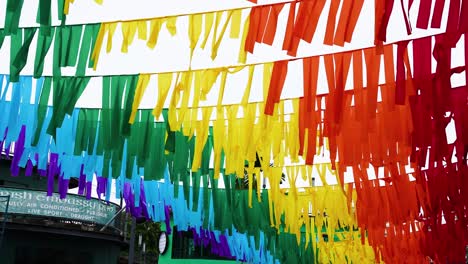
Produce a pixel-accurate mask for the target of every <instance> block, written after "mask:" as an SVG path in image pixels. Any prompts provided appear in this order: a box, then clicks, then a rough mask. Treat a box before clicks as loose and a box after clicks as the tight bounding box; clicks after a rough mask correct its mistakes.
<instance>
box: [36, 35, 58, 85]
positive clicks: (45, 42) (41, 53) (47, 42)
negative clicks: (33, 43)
mask: <svg viewBox="0 0 468 264" xmlns="http://www.w3.org/2000/svg"><path fill="white" fill-rule="evenodd" d="M54 33H55V28H54V27H40V28H39V36H38V38H37V48H36V57H35V59H34V74H33V76H34V78H40V77H41V76H42V73H43V72H44V60H45V56H46V55H47V52H49V49H50V46H51V44H52V40H53V38H54Z"/></svg>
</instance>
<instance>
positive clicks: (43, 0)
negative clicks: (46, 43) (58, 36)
mask: <svg viewBox="0 0 468 264" xmlns="http://www.w3.org/2000/svg"><path fill="white" fill-rule="evenodd" d="M51 2H52V1H51V0H39V7H38V9H37V16H36V22H37V23H38V24H40V25H41V26H47V27H49V26H50V25H51V20H52V19H51V11H52V10H51ZM62 12H63V11H62Z"/></svg>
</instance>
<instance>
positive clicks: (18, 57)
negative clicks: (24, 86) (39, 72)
mask: <svg viewBox="0 0 468 264" xmlns="http://www.w3.org/2000/svg"><path fill="white" fill-rule="evenodd" d="M36 29H37V28H24V29H23V30H19V31H17V32H16V34H13V35H12V36H11V48H10V58H11V62H10V81H11V82H18V81H19V75H20V72H21V70H23V68H24V66H26V62H27V60H28V53H29V47H30V46H31V42H32V40H33V38H34V34H35V33H36ZM23 34H24V41H23Z"/></svg>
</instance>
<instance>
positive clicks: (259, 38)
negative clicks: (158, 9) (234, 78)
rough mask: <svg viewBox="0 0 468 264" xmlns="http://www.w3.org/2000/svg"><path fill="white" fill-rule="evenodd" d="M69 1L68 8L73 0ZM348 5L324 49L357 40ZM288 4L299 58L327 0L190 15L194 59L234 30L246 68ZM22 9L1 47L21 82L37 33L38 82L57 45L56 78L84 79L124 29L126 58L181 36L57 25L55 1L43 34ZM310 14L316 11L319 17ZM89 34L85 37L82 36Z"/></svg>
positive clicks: (130, 24)
mask: <svg viewBox="0 0 468 264" xmlns="http://www.w3.org/2000/svg"><path fill="white" fill-rule="evenodd" d="M59 2H60V1H59ZM66 2H67V3H68V1H66ZM71 2H73V1H71ZM345 2H346V5H345V6H344V7H343V8H342V9H341V14H340V17H339V19H338V25H337V27H336V30H335V26H334V25H335V22H336V21H335V18H336V12H337V10H338V5H337V4H339V1H334V2H333V3H334V5H332V6H331V9H330V14H329V15H328V22H327V31H326V33H325V41H324V44H326V45H338V46H343V44H344V42H350V41H351V38H352V34H353V31H354V27H355V25H356V22H357V19H358V17H359V13H360V10H361V8H362V4H363V1H357V2H356V3H354V2H353V5H352V6H353V8H350V7H349V6H348V5H349V4H351V3H350V2H351V1H345ZM286 4H287V5H290V7H289V9H290V11H289V16H288V24H287V27H286V33H285V36H284V42H283V45H282V48H283V50H286V51H288V54H289V55H291V56H296V53H297V48H298V45H299V42H300V40H301V39H302V40H304V41H306V42H309V43H310V42H311V40H312V37H313V36H314V33H315V29H316V27H317V23H318V19H319V17H320V15H321V13H322V11H321V10H322V9H323V6H324V1H319V2H317V3H315V2H313V3H312V2H310V1H303V2H302V1H297V2H292V3H280V4H272V5H262V6H254V7H252V8H244V9H233V10H221V11H217V12H207V13H200V14H191V15H187V16H188V19H189V30H188V35H189V39H190V44H189V46H190V54H191V55H190V56H191V57H192V56H193V53H194V49H195V48H196V47H197V45H198V46H199V47H200V48H202V49H205V47H206V45H207V42H208V39H209V38H210V37H211V40H212V41H211V42H212V43H211V58H212V59H213V60H214V59H215V58H216V57H217V53H218V48H219V46H220V44H221V42H222V40H223V36H224V35H225V32H226V30H227V28H228V27H229V28H230V30H229V32H230V33H229V37H230V38H233V39H239V38H240V40H241V41H240V50H239V60H238V61H239V63H242V64H245V62H246V58H247V54H246V52H250V53H253V50H254V45H255V43H256V42H258V43H265V44H269V45H272V43H273V40H274V38H275V34H276V27H277V23H278V22H277V21H278V15H279V13H280V11H281V10H282V9H283V8H284V5H286ZM296 4H297V5H299V7H298V13H297V15H296V14H295V10H296V6H295V5H296ZM22 5H23V3H22V1H8V4H7V14H6V20H5V21H6V27H5V29H3V30H0V47H1V44H2V43H3V40H4V37H5V36H10V35H11V44H12V45H11V47H12V48H11V58H12V59H11V62H10V63H11V64H12V66H11V70H10V75H11V81H17V76H18V75H19V73H20V72H21V70H22V69H23V68H24V66H25V65H26V60H27V55H28V52H29V47H30V45H31V42H32V40H33V37H34V35H35V34H36V31H39V32H38V33H37V34H39V36H38V39H37V49H36V50H37V52H36V56H35V63H34V76H35V77H36V78H38V77H40V76H41V75H42V73H43V64H44V59H45V57H46V55H47V53H48V51H49V49H50V47H51V45H52V43H53V46H54V51H53V52H54V55H53V58H54V63H53V68H54V69H53V75H54V76H60V75H61V72H60V68H61V67H76V73H75V75H76V76H84V75H85V74H86V68H87V67H86V66H87V65H89V66H92V67H93V69H94V70H96V68H97V65H98V61H99V55H100V53H101V50H102V47H103V45H104V44H105V47H106V48H105V49H106V52H107V53H109V52H110V51H111V50H112V46H113V41H112V39H113V36H114V33H115V31H116V29H117V28H118V26H119V25H120V29H121V32H122V35H123V42H122V44H121V52H123V53H126V52H128V48H129V46H130V45H131V44H132V43H133V41H134V39H135V36H136V35H137V36H138V39H139V40H145V41H146V42H147V46H148V47H149V48H150V49H154V48H155V46H156V44H157V42H158V36H159V34H160V31H161V29H162V26H163V25H164V24H165V25H166V28H167V29H168V31H169V32H170V34H171V35H175V34H176V32H177V29H176V20H177V18H178V16H170V17H162V18H153V19H141V20H134V21H124V22H105V23H102V25H101V24H87V25H72V26H69V25H65V23H64V22H65V18H64V16H62V17H59V19H61V21H62V25H60V26H51V22H50V21H51V6H50V0H49V1H47V0H43V1H40V2H39V9H38V14H37V22H38V23H39V24H40V29H39V30H37V29H36V28H24V29H20V28H18V21H19V18H20V15H21V9H22ZM315 5H319V6H315ZM65 6H66V5H65ZM421 6H422V7H424V4H421ZM345 7H346V8H345ZM348 7H349V8H348ZM422 7H421V8H422ZM59 8H60V5H59ZM434 8H435V9H436V10H434V13H437V14H438V12H440V10H442V9H443V5H436V6H435V7H434ZM459 9H460V6H459V5H457V4H453V5H450V10H449V12H450V14H452V13H453V15H452V17H455V18H452V17H450V18H449V19H448V23H447V32H449V33H450V34H452V35H453V39H452V40H451V41H447V42H450V43H448V44H451V45H454V44H455V43H456V42H454V41H455V40H456V39H457V32H464V31H463V29H464V28H466V27H467V25H466V24H467V23H468V22H466V21H465V20H466V19H464V18H463V16H461V17H462V18H461V19H458V17H460V15H459V13H457V12H456V10H459ZM464 9H466V8H465V6H463V7H462V8H461V10H462V12H463V10H464ZM243 10H246V11H247V10H249V13H248V14H246V15H245V17H246V18H245V20H243V19H242V17H243V15H242V14H243ZM310 10H313V12H312V11H310ZM429 11H430V10H429ZM424 12H427V11H424ZM244 13H245V12H244ZM389 15H390V14H388V16H389ZM385 18H386V16H385ZM437 19H438V18H437V17H433V27H437V28H438V27H440V22H437V21H435V20H437ZM384 20H385V19H384ZM387 20H388V19H387ZM439 20H440V18H439ZM294 21H295V22H294ZM418 21H419V20H418ZM434 21H435V22H434ZM267 22H268V23H267ZM421 23H422V22H421ZM383 24H385V26H382V27H383V29H382V27H381V32H385V30H386V25H387V24H388V21H387V22H386V23H383ZM423 24H424V23H423ZM423 24H421V25H420V26H421V27H422V28H423V26H424V25H423ZM242 25H244V26H242ZM376 25H377V24H376ZM418 25H419V23H418ZM376 28H378V27H376ZM426 28H427V27H426ZM458 29H460V30H458ZM83 31H84V34H83V37H82V32H83ZM202 32H203V35H202ZM382 34H384V33H382ZM382 34H380V33H379V35H376V41H377V42H378V43H380V44H378V45H377V47H378V51H379V53H380V52H383V51H382V47H383V46H382V41H385V37H384V36H382ZM23 36H24V40H23ZM106 41H107V42H106ZM80 47H82V48H80ZM90 50H91V51H90ZM90 52H91V55H90ZM77 54H78V61H77Z"/></svg>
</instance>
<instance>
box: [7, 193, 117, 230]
mask: <svg viewBox="0 0 468 264" xmlns="http://www.w3.org/2000/svg"><path fill="white" fill-rule="evenodd" d="M2 195H10V203H9V206H8V213H15V214H29V215H40V216H52V217H60V218H67V219H72V220H77V221H86V222H94V223H97V224H102V225H104V224H106V223H107V222H108V221H109V220H111V218H112V217H113V216H114V215H115V213H117V211H118V208H117V205H115V204H112V203H111V204H106V203H104V202H103V201H99V200H97V199H91V200H86V198H85V197H81V196H76V195H70V194H69V195H67V198H65V199H60V197H59V195H58V194H56V193H54V195H53V196H47V194H46V193H45V192H41V191H32V190H22V189H13V188H1V187H0V196H2Z"/></svg>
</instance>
